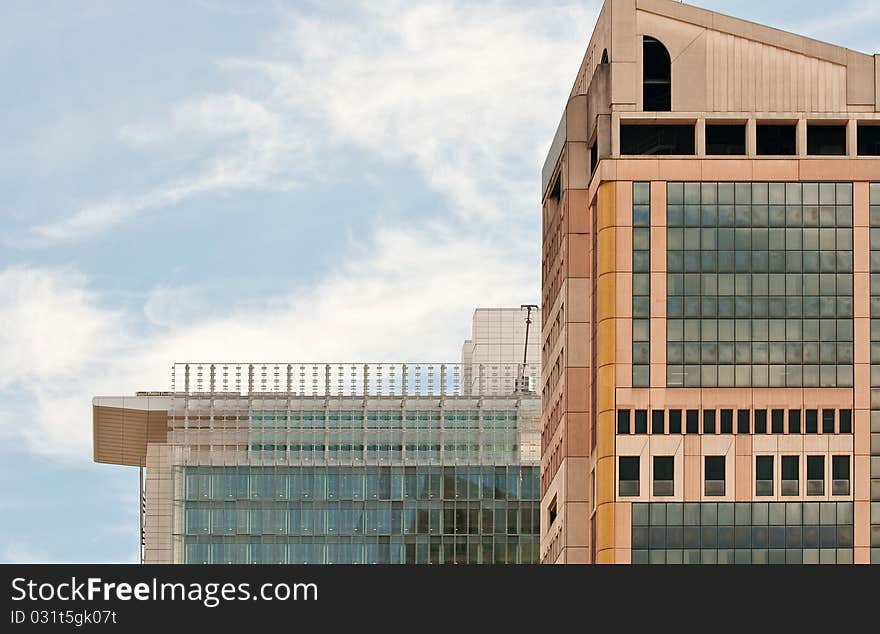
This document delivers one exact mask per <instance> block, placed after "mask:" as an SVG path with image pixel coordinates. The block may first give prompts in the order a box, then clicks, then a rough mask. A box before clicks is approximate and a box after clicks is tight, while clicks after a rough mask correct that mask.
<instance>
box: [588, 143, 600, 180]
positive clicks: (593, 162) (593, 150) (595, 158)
mask: <svg viewBox="0 0 880 634" xmlns="http://www.w3.org/2000/svg"><path fill="white" fill-rule="evenodd" d="M598 164H599V140H598V139H596V140H595V141H593V145H591V146H590V175H591V176H592V175H593V174H595V173H596V166H597V165H598Z"/></svg>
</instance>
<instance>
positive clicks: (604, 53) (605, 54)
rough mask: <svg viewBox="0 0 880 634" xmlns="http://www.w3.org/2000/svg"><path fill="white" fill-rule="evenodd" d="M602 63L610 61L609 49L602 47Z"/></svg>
mask: <svg viewBox="0 0 880 634" xmlns="http://www.w3.org/2000/svg"><path fill="white" fill-rule="evenodd" d="M601 63H602V64H607V63H608V49H607V48H606V49H602V62H601Z"/></svg>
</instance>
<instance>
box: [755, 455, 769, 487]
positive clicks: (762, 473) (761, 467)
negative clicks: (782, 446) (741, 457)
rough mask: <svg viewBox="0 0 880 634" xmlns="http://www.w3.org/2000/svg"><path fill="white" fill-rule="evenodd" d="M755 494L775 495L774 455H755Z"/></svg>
mask: <svg viewBox="0 0 880 634" xmlns="http://www.w3.org/2000/svg"><path fill="white" fill-rule="evenodd" d="M755 495H773V456H756V457H755Z"/></svg>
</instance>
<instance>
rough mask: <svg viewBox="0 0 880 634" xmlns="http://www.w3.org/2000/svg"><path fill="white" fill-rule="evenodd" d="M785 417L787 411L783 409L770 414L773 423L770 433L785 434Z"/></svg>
mask: <svg viewBox="0 0 880 634" xmlns="http://www.w3.org/2000/svg"><path fill="white" fill-rule="evenodd" d="M784 416H785V410H781V409H774V410H773V411H772V412H771V413H770V421H771V423H770V424H771V428H770V431H772V432H773V433H774V434H781V433H784V432H785V429H784V427H783V418H784Z"/></svg>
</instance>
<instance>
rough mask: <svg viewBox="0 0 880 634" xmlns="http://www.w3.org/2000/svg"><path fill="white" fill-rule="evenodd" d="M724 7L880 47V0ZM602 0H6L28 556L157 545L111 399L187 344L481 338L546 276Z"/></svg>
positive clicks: (6, 209) (389, 343)
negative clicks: (555, 140)
mask: <svg viewBox="0 0 880 634" xmlns="http://www.w3.org/2000/svg"><path fill="white" fill-rule="evenodd" d="M697 4H699V5H700V6H703V7H705V8H708V9H712V10H718V11H721V12H724V13H728V14H731V15H736V16H737V17H742V18H745V19H749V20H753V21H757V22H761V23H764V24H769V25H771V26H776V27H779V28H783V29H786V30H791V31H794V32H797V33H802V34H805V35H809V36H812V37H815V38H817V39H823V40H826V41H830V42H833V43H835V44H840V45H843V46H847V47H849V48H853V49H856V50H861V51H864V52H874V48H875V47H876V32H877V28H878V25H880V3H876V2H875V1H874V0H840V1H839V2H837V3H835V13H834V16H831V17H829V15H828V6H827V3H826V2H818V1H816V0H797V1H795V0H779V1H776V2H772V3H768V2H757V1H747V0H736V1H723V0H718V1H713V0H703V1H700V2H697ZM599 7H600V3H599V2H598V1H596V0H580V1H576V2H574V1H570V0H558V1H557V0H547V1H544V2H540V1H535V0H532V1H517V0H510V1H500V0H498V1H490V2H477V1H475V0H441V1H433V2H427V1H425V2H422V1H419V0H410V1H406V2H404V1H398V0H383V1H382V2H366V1H363V2H357V1H353V2H333V3H327V2H319V1H315V2H293V1H290V2H282V1H274V2H273V1H269V0H265V1H260V2H253V1H251V0H174V1H161V0H157V1H155V2H149V3H144V2H135V1H130V2H127V1H118V2H104V1H90V0H80V1H78V2H75V3H73V2H65V1H63V0H57V1H55V2H51V1H46V2H40V3H35V2H31V1H29V0H4V2H3V3H2V5H0V82H2V83H3V85H4V86H5V87H6V88H5V89H4V90H3V91H2V92H0V138H2V139H3V142H2V143H0V220H2V227H3V229H2V231H0V561H11V562H132V561H137V557H138V545H137V528H138V510H137V509H138V507H137V504H138V502H137V470H136V469H134V468H128V467H115V466H109V465H95V464H93V463H92V457H91V452H92V439H91V399H92V397H93V396H96V395H124V394H133V393H134V392H135V391H138V390H162V389H168V388H169V377H170V367H171V364H172V363H174V362H181V361H239V362H241V361H244V362H247V361H284V362H287V361H328V362H329V361H340V362H342V361H349V362H354V361H415V360H421V361H440V360H449V361H454V360H456V359H457V358H458V356H459V354H460V347H461V342H462V340H464V339H465V338H466V337H467V336H468V333H469V330H470V320H471V317H472V314H473V310H474V308H476V307H478V306H483V307H490V306H519V305H520V304H523V303H538V302H539V298H540V202H539V199H540V191H539V189H540V171H541V165H542V164H543V160H544V157H545V155H546V152H547V150H548V148H549V145H550V141H551V139H552V136H553V133H554V131H555V128H556V125H557V123H558V121H559V117H560V116H561V113H562V108H563V105H564V101H565V98H566V97H567V95H568V92H569V90H570V87H571V84H572V82H573V80H574V77H575V74H576V72H577V69H578V66H579V64H580V61H581V58H582V56H583V53H584V50H585V48H586V45H587V43H588V41H589V37H590V34H591V32H592V28H593V25H594V22H595V18H596V16H597V15H598V11H599Z"/></svg>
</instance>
